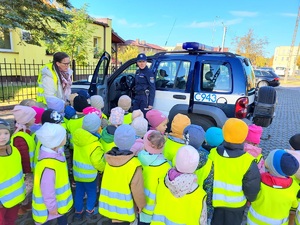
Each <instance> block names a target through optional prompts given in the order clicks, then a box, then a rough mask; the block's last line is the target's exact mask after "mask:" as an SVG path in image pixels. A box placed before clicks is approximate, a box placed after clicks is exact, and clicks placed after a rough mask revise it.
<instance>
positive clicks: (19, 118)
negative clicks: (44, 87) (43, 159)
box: [11, 105, 36, 215]
mask: <svg viewBox="0 0 300 225" xmlns="http://www.w3.org/2000/svg"><path fill="white" fill-rule="evenodd" d="M12 114H13V115H14V118H15V121H16V123H15V126H16V130H15V132H14V133H13V135H12V136H11V142H12V145H13V146H14V147H16V148H17V149H18V150H19V152H20V154H21V159H22V168H23V173H24V174H25V185H26V198H25V200H24V202H22V204H21V208H20V210H19V215H23V214H25V213H26V211H27V210H31V192H32V185H33V173H32V172H33V168H34V154H35V148H36V143H35V141H34V138H33V137H32V136H31V132H30V129H29V128H30V127H31V126H32V125H33V124H34V122H35V116H36V112H35V111H34V109H32V108H31V107H29V106H22V105H16V106H15V107H14V109H13V110H12Z"/></svg>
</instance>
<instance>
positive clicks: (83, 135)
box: [73, 128, 105, 172]
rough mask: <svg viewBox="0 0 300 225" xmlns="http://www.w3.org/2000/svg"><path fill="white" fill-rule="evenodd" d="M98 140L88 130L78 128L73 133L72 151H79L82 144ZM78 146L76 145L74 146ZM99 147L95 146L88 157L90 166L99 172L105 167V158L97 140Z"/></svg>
mask: <svg viewBox="0 0 300 225" xmlns="http://www.w3.org/2000/svg"><path fill="white" fill-rule="evenodd" d="M96 141H98V142H99V139H98V137H96V136H95V135H93V134H91V133H90V132H88V131H86V130H84V129H82V128H79V129H77V130H76V131H75V132H74V133H73V143H74V151H80V150H81V148H82V147H83V146H86V145H90V144H92V143H93V142H96ZM75 145H76V146H77V147H78V148H77V147H76V146H75ZM99 145H100V147H97V148H95V149H94V150H93V151H92V153H91V155H90V156H89V157H90V161H91V163H92V166H93V167H94V168H95V169H97V170H98V171H99V172H103V171H104V167H105V160H104V157H103V156H104V151H103V149H102V147H101V144H100V142H99Z"/></svg>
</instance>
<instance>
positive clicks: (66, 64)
mask: <svg viewBox="0 0 300 225" xmlns="http://www.w3.org/2000/svg"><path fill="white" fill-rule="evenodd" d="M60 63H61V64H64V65H65V66H68V65H70V64H71V62H67V63H63V62H60Z"/></svg>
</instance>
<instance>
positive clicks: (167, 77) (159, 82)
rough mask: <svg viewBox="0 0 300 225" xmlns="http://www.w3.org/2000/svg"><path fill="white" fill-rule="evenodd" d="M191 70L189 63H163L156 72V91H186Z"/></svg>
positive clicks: (177, 61)
mask: <svg viewBox="0 0 300 225" xmlns="http://www.w3.org/2000/svg"><path fill="white" fill-rule="evenodd" d="M189 70H190V62H188V61H179V60H176V61H161V62H160V63H159V66H158V68H157V71H156V83H155V84H156V89H158V90H160V89H165V88H167V89H185V88H186V82H187V79H188V72H189Z"/></svg>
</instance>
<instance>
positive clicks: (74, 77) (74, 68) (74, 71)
mask: <svg viewBox="0 0 300 225" xmlns="http://www.w3.org/2000/svg"><path fill="white" fill-rule="evenodd" d="M72 70H73V81H75V80H77V79H76V78H77V77H76V62H75V59H73V60H72Z"/></svg>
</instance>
